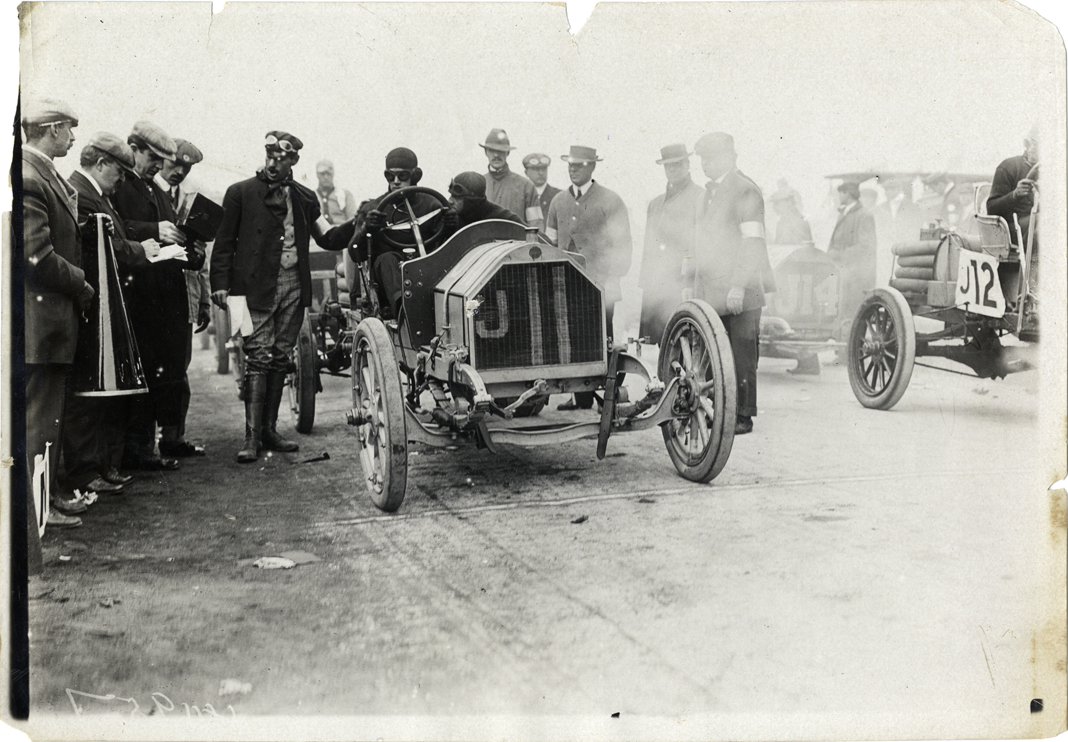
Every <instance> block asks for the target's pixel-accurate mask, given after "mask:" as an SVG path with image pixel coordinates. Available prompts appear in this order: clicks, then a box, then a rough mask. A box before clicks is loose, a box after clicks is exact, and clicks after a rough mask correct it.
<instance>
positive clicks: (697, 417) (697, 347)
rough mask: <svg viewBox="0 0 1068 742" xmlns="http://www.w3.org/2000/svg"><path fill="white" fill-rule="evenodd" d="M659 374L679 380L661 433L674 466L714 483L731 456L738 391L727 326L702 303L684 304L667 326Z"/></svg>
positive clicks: (698, 479) (664, 378) (689, 475)
mask: <svg viewBox="0 0 1068 742" xmlns="http://www.w3.org/2000/svg"><path fill="white" fill-rule="evenodd" d="M658 374H659V376H660V379H661V380H662V381H664V382H665V383H667V381H668V380H670V379H672V378H678V379H679V395H678V398H677V399H676V402H675V406H674V409H673V411H674V412H676V413H680V414H681V416H680V417H677V418H675V419H674V420H671V421H669V422H667V423H664V424H663V425H662V426H661V430H662V431H663V434H664V444H665V445H666V446H667V451H668V455H669V456H670V457H671V462H672V463H673V464H674V465H675V469H677V470H678V472H679V474H681V475H682V476H683V477H685V478H686V479H689V480H691V481H694V482H710V481H712V479H714V478H715V477H716V475H718V474H719V473H720V472H721V471H722V470H723V467H724V466H725V465H726V463H727V459H728V458H730V455H731V448H732V447H733V446H734V424H735V419H736V417H737V409H738V388H737V383H736V381H735V373H734V355H733V354H732V353H731V346H730V341H729V340H728V339H727V331H726V329H725V328H724V327H723V322H722V321H720V318H719V316H718V315H717V314H716V313H715V311H713V309H712V307H711V306H709V305H708V304H707V303H706V302H703V301H687V302H684V303H682V304H681V305H679V308H678V309H676V310H675V313H674V314H673V315H672V316H671V319H670V320H669V321H668V323H667V326H666V327H665V328H664V336H663V339H662V340H661V342H660V362H659V371H658Z"/></svg>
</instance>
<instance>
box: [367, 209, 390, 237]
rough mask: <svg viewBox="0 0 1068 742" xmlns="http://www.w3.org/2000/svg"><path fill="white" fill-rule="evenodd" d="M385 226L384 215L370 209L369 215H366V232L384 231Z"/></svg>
mask: <svg viewBox="0 0 1068 742" xmlns="http://www.w3.org/2000/svg"><path fill="white" fill-rule="evenodd" d="M385 226H386V215H385V213H384V212H381V211H379V210H378V209H371V213H369V214H368V215H367V230H368V231H370V232H378V231H379V230H381V229H384V228H385Z"/></svg>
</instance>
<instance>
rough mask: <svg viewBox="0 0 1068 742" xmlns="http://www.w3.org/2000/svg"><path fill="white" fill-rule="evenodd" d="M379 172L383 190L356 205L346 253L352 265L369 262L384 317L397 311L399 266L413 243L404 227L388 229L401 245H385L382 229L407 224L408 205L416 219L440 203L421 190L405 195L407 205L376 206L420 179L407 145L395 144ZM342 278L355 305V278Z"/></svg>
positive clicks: (413, 247) (412, 249) (414, 248)
mask: <svg viewBox="0 0 1068 742" xmlns="http://www.w3.org/2000/svg"><path fill="white" fill-rule="evenodd" d="M383 175H384V177H385V179H386V183H387V186H386V192H385V193H383V194H382V195H381V196H378V197H377V198H372V199H369V200H367V201H364V202H363V203H361V204H360V207H359V209H358V210H357V213H356V227H355V230H356V232H355V238H354V241H353V243H352V249H351V250H349V251H348V252H349V259H350V260H351V261H352V263H353V265H355V264H357V263H361V262H363V261H365V260H370V261H371V278H372V280H373V281H374V284H375V286H376V292H377V296H378V304H379V307H380V309H381V311H382V314H383V316H384V317H386V318H395V317H396V316H397V312H398V311H399V310H400V305H401V295H402V293H403V289H402V286H401V268H400V266H401V263H402V262H404V261H405V260H407V259H408V258H409V257H412V256H414V255H416V251H417V245H416V241H415V238H414V235H413V234H412V233H411V230H410V228H409V227H407V226H405V227H404V228H403V229H400V230H394V231H392V232H391V236H392V237H393V238H394V241H395V242H398V243H399V244H401V247H396V246H392V245H389V244H388V243H387V242H386V241H385V239H384V238H383V235H382V232H383V230H385V229H386V228H387V227H389V226H390V225H392V224H394V223H404V224H407V222H408V221H409V216H408V206H409V205H410V206H411V207H412V211H413V212H414V213H415V216H416V218H419V217H424V216H427V215H428V214H433V213H434V212H435V211H440V210H441V204H439V203H438V202H437V201H436V200H435V199H434V198H432V197H431V196H428V195H427V194H425V193H416V194H413V195H411V196H409V197H408V199H407V205H406V204H405V203H404V202H400V203H396V204H393V205H392V206H390V207H388V210H387V211H382V210H381V209H380V208H379V204H381V203H382V200H383V199H384V198H385V197H386V196H388V195H389V194H391V193H393V192H394V191H399V190H400V189H401V188H408V187H411V186H415V185H418V184H419V181H420V180H422V178H423V171H422V170H421V169H420V168H419V158H418V157H417V156H416V154H415V152H412V151H411V150H410V149H408V148H407V147H396V148H395V149H392V150H390V151H389V154H387V155H386V169H385V170H384V171H383ZM431 226H432V225H430V223H429V222H427V223H426V226H425V227H421V229H428V230H429V229H430V228H431ZM346 280H347V281H348V284H349V292H350V293H349V296H350V302H351V306H356V305H357V300H358V298H359V279H358V278H356V277H355V275H353V277H352V279H351V280H349V276H348V273H346Z"/></svg>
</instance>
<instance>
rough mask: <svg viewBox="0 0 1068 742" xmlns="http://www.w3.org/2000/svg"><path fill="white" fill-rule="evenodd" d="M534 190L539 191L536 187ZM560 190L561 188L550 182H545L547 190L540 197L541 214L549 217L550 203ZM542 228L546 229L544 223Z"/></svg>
mask: <svg viewBox="0 0 1068 742" xmlns="http://www.w3.org/2000/svg"><path fill="white" fill-rule="evenodd" d="M534 190H535V191H537V189H536V188H535V189H534ZM559 192H560V189H559V188H553V187H552V186H551V185H549V184H548V183H546V184H545V190H543V191H542V192H541V196H539V197H538V205H539V206H541V214H542V216H543V217H546V218H547V217H548V216H549V204H551V203H552V202H553V198H554V197H555V196H556V194H557V193H559ZM542 230H543V231H544V223H543V226H542Z"/></svg>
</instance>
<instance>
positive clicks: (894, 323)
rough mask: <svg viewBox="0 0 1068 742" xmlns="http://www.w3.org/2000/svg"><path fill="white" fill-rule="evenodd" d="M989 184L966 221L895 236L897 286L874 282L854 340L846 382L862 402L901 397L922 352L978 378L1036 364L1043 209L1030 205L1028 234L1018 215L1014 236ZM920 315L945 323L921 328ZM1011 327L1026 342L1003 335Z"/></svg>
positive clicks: (889, 403) (876, 404) (885, 404)
mask: <svg viewBox="0 0 1068 742" xmlns="http://www.w3.org/2000/svg"><path fill="white" fill-rule="evenodd" d="M988 190H989V189H988V188H984V187H983V185H981V184H980V185H977V186H976V188H975V214H974V216H973V217H972V219H971V220H970V221H969V224H968V225H965V226H966V228H968V229H969V231H967V232H964V231H962V232H957V231H949V230H946V229H934V230H928V231H925V232H924V233H922V234H921V238H922V239H920V240H919V241H916V242H910V243H900V244H898V245H895V246H894V248H893V253H894V272H893V278H892V279H891V281H890V286H889V287H887V288H879V289H876V290H874V291H873V292H871V293H870V294H869V295H868V296H867V297H866V299H865V300H864V302H863V304H862V305H861V307H860V309H859V310H858V311H857V314H856V317H855V319H854V321H853V325H852V329H851V331H850V334H849V340H848V346H847V353H848V369H849V382H850V385H851V386H852V389H853V393H854V395H855V396H856V398H857V400H858V401H859V402H860V403H861V404H862V405H864V406H865V407H870V408H874V409H880V410H888V409H890V408H891V407H893V406H894V405H895V404H897V402H898V401H899V400H900V399H901V397H902V395H904V393H905V389H906V388H907V387H908V384H909V380H910V378H911V377H912V370H913V366H914V365H926V364H919V363H917V362H916V358H917V357H923V356H930V357H941V358H947V359H949V360H952V361H955V362H958V363H961V364H964V365H965V366H968V367H969V368H971V369H972V371H973V372H974V373H975V374H976V375H977V376H978V377H980V378H993V379H998V378H1003V377H1004V376H1005V375H1006V374H1009V373H1012V372H1015V371H1023V370H1026V369H1028V368H1031V367H1032V362H1031V359H1030V350H1031V346H1030V343H1032V342H1034V341H1037V339H1038V315H1037V312H1036V310H1035V303H1034V299H1035V297H1034V296H1033V289H1032V286H1031V280H1030V276H1031V273H1032V270H1033V268H1032V262H1033V260H1034V242H1033V240H1034V235H1035V229H1036V228H1037V223H1036V216H1037V214H1036V212H1035V211H1032V213H1031V222H1030V225H1031V229H1030V231H1029V232H1028V234H1027V237H1026V238H1025V237H1024V234H1023V231H1022V230H1021V229H1020V228H1019V225H1018V224H1016V225H1013V226H1014V228H1015V234H1016V235H1017V239H1016V241H1015V244H1013V241H1012V240H1011V239H1010V232H1009V229H1010V228H1009V225H1008V224H1007V223H1006V222H1005V220H1004V219H1003V218H1002V217H1000V216H991V215H987V214H986V213H985V209H984V208H983V201H984V200H985V198H984V197H985V194H986V193H987V192H988ZM1036 203H1037V201H1036ZM914 318H923V319H924V320H925V321H926V320H934V321H936V323H937V322H940V323H941V327H940V328H937V329H933V330H931V331H925V332H917V330H916V322H915V319H914ZM1007 336H1012V337H1015V338H1017V339H1018V340H1021V341H1024V342H1023V343H1015V344H1012V345H1005V344H1004V343H1003V342H1002V339H1003V338H1006V337H1007ZM932 368H938V367H937V366H932ZM942 370H946V369H942Z"/></svg>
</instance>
